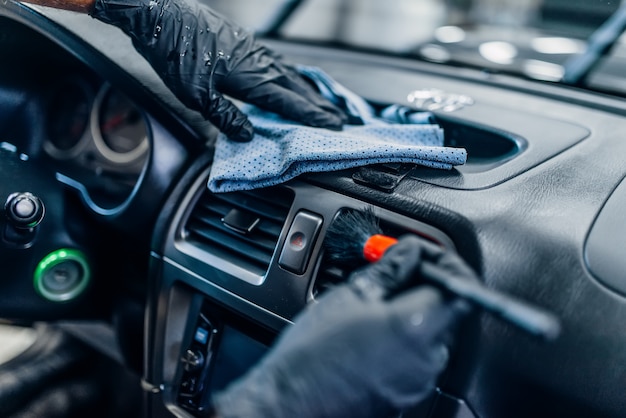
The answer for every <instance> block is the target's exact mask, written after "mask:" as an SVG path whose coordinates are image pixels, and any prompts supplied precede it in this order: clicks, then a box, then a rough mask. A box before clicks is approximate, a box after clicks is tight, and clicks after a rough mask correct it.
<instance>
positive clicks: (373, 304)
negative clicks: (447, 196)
mask: <svg viewBox="0 0 626 418" xmlns="http://www.w3.org/2000/svg"><path fill="white" fill-rule="evenodd" d="M426 263H436V264H438V265H440V267H441V268H442V269H445V270H446V271H447V272H449V274H453V275H456V276H458V277H464V278H467V280H476V276H475V274H474V273H473V272H472V270H471V269H470V268H469V267H468V266H467V265H466V264H465V263H464V262H463V260H462V259H460V258H459V257H458V256H457V255H455V254H452V253H450V252H444V251H443V250H442V249H440V248H439V247H436V246H435V245H433V244H430V243H428V242H426V241H423V240H421V239H419V238H416V237H414V236H407V237H403V238H401V239H400V240H399V242H398V243H397V244H396V245H394V246H393V247H391V248H390V249H389V250H388V251H387V253H386V254H385V255H384V257H383V258H382V259H381V260H380V261H379V262H377V263H375V264H372V265H370V266H367V267H366V268H364V269H362V270H360V271H357V272H355V273H354V274H353V275H352V276H351V278H350V280H349V282H348V283H346V284H343V285H339V286H337V287H336V288H334V289H332V290H330V291H328V292H327V293H326V294H325V295H323V296H322V297H321V298H320V300H319V303H315V304H312V305H310V306H309V307H308V308H307V309H305V310H304V312H303V313H302V314H301V315H299V316H298V317H296V319H295V321H294V324H293V325H292V326H290V327H289V328H288V329H287V330H286V331H285V332H284V334H283V335H282V336H281V337H280V338H279V340H278V341H277V343H276V345H275V346H274V347H273V348H272V349H271V351H270V352H269V353H268V355H267V356H266V357H265V358H264V359H263V360H262V361H261V362H260V363H259V364H258V365H257V366H256V367H255V368H253V369H252V370H251V371H250V372H248V373H247V374H246V375H245V376H243V377H242V378H241V379H240V380H238V381H236V382H234V383H233V384H231V385H230V386H229V387H227V388H226V389H225V390H224V391H223V392H221V393H218V394H215V395H214V397H213V404H214V407H215V410H216V412H217V416H219V417H221V418H235V417H237V418H241V417H246V418H254V417H274V418H282V417H298V418H309V417H345V416H351V417H359V418H366V417H381V416H385V415H384V414H386V413H390V412H395V411H400V410H402V409H405V408H407V407H409V406H412V405H414V404H416V403H418V402H419V401H421V400H423V399H424V398H426V397H427V396H428V395H429V394H431V393H432V390H433V389H434V387H435V384H436V380H437V377H438V376H439V374H440V373H441V372H442V371H443V369H444V368H445V366H446V362H447V359H448V350H447V347H446V346H447V344H450V343H451V338H452V336H453V331H454V328H455V326H456V325H457V323H458V322H459V320H460V319H461V318H462V317H463V316H464V315H465V314H467V313H468V312H469V311H470V305H469V303H467V302H466V301H465V300H461V299H459V298H455V297H453V296H451V295H444V294H442V293H441V292H440V291H439V290H437V289H435V288H434V287H431V286H428V285H420V286H418V287H415V284H417V283H418V282H420V270H421V268H422V267H423V266H424V265H425V264H426Z"/></svg>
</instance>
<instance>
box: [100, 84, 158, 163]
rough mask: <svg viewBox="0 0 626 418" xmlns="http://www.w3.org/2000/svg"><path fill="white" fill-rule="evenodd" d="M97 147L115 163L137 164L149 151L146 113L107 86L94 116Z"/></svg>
mask: <svg viewBox="0 0 626 418" xmlns="http://www.w3.org/2000/svg"><path fill="white" fill-rule="evenodd" d="M92 128H93V131H94V132H93V137H94V143H95V145H96V147H97V148H98V151H100V153H101V154H102V156H103V157H105V158H106V159H107V160H109V161H110V162H112V163H115V164H129V163H133V162H136V161H137V160H138V159H140V158H141V157H142V156H144V154H145V153H146V151H147V150H148V128H147V126H146V122H145V118H144V115H143V113H142V112H141V111H140V110H139V109H138V108H137V106H135V105H134V104H133V103H132V102H131V101H130V99H128V97H126V96H125V95H124V94H122V93H120V92H119V91H118V90H116V89H113V88H111V87H110V86H105V87H103V89H102V90H101V91H100V92H99V93H98V96H97V97H96V105H95V107H94V110H93V113H92Z"/></svg>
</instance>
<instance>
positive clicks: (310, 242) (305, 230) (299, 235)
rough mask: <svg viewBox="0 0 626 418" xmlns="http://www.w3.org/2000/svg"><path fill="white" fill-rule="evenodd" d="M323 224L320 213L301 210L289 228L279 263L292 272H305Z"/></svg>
mask: <svg viewBox="0 0 626 418" xmlns="http://www.w3.org/2000/svg"><path fill="white" fill-rule="evenodd" d="M321 226H322V218H321V217H320V216H319V215H315V214H312V213H309V212H299V213H298V214H297V215H296V217H295V218H294V220H293V223H292V224H291V227H290V228H289V232H288V233H287V240H286V241H285V245H284V246H283V250H282V252H281V254H280V258H279V260H278V264H279V265H280V266H281V267H282V268H284V269H285V270H288V271H290V272H292V273H295V274H302V273H304V271H305V270H306V266H307V263H308V261H309V258H310V257H311V252H312V251H313V246H314V245H315V240H316V239H317V235H318V234H319V231H320V227H321Z"/></svg>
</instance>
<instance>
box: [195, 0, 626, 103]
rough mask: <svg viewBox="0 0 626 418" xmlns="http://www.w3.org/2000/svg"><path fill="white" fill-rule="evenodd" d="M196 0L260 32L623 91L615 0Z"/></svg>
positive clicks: (624, 51) (625, 76) (624, 48)
mask: <svg viewBox="0 0 626 418" xmlns="http://www.w3.org/2000/svg"><path fill="white" fill-rule="evenodd" d="M204 1H206V2H207V3H208V4H210V5H211V6H212V7H214V8H215V9H217V10H219V11H221V12H222V13H224V14H226V15H228V16H230V17H231V18H233V19H235V20H236V21H237V22H238V23H239V24H241V25H243V26H245V27H247V28H249V29H250V30H253V31H255V32H257V33H259V34H265V35H266V36H271V37H278V38H282V39H289V40H298V41H307V42H315V43H325V44H332V45H333V46H339V47H344V48H350V49H363V50H370V51H377V52H381V53H385V54H393V55H399V56H405V57H411V58H415V59H420V60H426V61H431V62H437V63H441V64H447V65H462V66H471V67H474V68H479V69H485V70H488V71H491V72H502V73H507V74H513V75H516V76H522V77H526V78H532V79H536V80H542V81H549V82H560V83H568V84H573V85H578V86H584V87H587V88H591V89H596V90H602V91H605V92H611V93H614V94H620V95H625V94H626V72H624V71H623V69H624V68H625V66H624V65H625V63H626V61H625V58H626V44H625V42H624V37H623V36H620V35H621V33H622V32H623V29H624V26H626V23H624V22H626V12H624V10H626V8H622V9H624V10H621V14H622V16H619V14H620V2H619V1H614V0H613V1H611V0H448V1H440V0H385V1H382V0H263V1H260V0H204ZM611 17H613V20H619V21H618V22H611V19H610V18H611ZM622 21H623V22H622ZM594 34H595V38H594Z"/></svg>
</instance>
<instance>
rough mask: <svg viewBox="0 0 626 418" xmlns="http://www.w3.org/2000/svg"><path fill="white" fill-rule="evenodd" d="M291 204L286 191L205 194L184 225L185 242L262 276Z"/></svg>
mask: <svg viewBox="0 0 626 418" xmlns="http://www.w3.org/2000/svg"><path fill="white" fill-rule="evenodd" d="M292 202H293V193H292V192H291V191H290V190H289V189H286V188H268V189H260V190H254V191H246V192H234V193H220V194H213V193H211V192H210V191H209V190H205V191H203V193H202V195H201V196H200V198H199V199H198V201H197V203H196V205H195V207H194V208H193V210H192V212H191V214H190V216H189V218H188V220H187V222H186V224H185V227H184V237H185V240H186V241H188V242H190V243H192V244H193V245H195V246H196V247H198V248H200V249H202V250H203V251H206V252H209V253H212V254H215V255H217V256H219V257H220V258H223V259H226V260H229V261H231V262H233V263H236V264H238V265H239V266H241V267H244V268H246V269H248V270H250V271H252V272H253V273H255V274H259V275H263V274H265V272H266V271H267V268H268V267H269V264H270V261H271V259H272V255H273V254H274V249H275V248H276V244H277V242H278V239H279V237H280V232H281V230H282V228H283V225H284V223H285V220H286V218H287V214H288V213H289V208H290V207H291V203H292Z"/></svg>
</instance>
